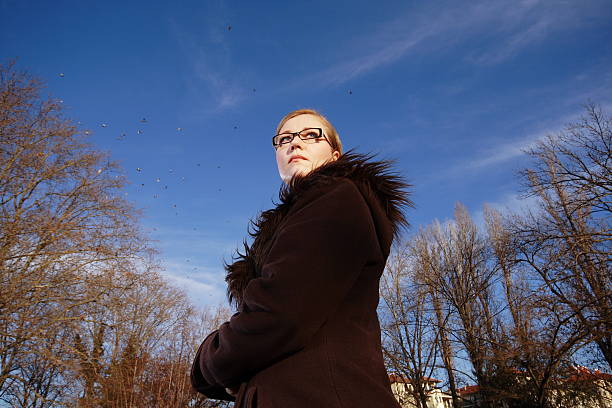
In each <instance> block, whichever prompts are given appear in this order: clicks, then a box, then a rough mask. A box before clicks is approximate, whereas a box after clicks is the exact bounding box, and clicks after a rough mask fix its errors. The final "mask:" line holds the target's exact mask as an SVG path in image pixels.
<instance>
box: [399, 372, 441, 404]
mask: <svg viewBox="0 0 612 408" xmlns="http://www.w3.org/2000/svg"><path fill="white" fill-rule="evenodd" d="M389 380H390V381H391V390H392V391H393V394H394V395H395V398H396V399H397V400H398V401H399V403H400V405H401V406H402V407H403V408H414V407H416V406H417V403H416V401H415V399H414V394H413V390H414V388H413V386H412V383H411V382H410V380H409V379H407V378H405V377H402V376H400V375H397V374H390V375H389ZM424 381H425V392H426V395H427V408H452V406H453V399H452V397H451V396H450V394H448V393H446V392H443V391H442V390H440V389H439V388H436V384H437V383H439V382H441V381H440V380H436V379H435V378H428V377H425V378H424Z"/></svg>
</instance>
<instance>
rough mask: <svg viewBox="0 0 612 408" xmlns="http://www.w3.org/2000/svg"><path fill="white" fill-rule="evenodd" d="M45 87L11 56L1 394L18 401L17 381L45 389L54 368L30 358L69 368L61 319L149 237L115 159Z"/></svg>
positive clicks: (0, 68) (1, 240) (1, 124)
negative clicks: (45, 96) (124, 193)
mask: <svg viewBox="0 0 612 408" xmlns="http://www.w3.org/2000/svg"><path fill="white" fill-rule="evenodd" d="M41 89H42V84H41V83H40V82H39V81H38V80H36V79H33V78H31V77H30V76H29V75H27V74H26V73H24V72H18V71H17V70H16V69H15V68H14V64H12V63H9V64H6V65H0V292H1V293H2V296H1V297H0V398H4V399H5V400H6V399H7V398H8V399H10V400H11V401H12V400H13V397H12V396H9V395H8V394H10V393H11V392H12V391H10V390H14V389H15V387H16V386H18V388H19V389H21V390H22V391H23V390H28V389H29V390H31V392H32V393H33V394H32V395H34V397H32V398H37V400H42V399H45V398H46V397H45V393H44V392H43V393H41V390H42V388H41V387H43V386H44V384H45V383H47V382H48V380H49V379H48V378H47V377H48V375H47V377H45V376H44V375H45V373H48V374H50V373H52V372H53V370H48V371H46V370H43V371H41V370H39V369H36V370H24V367H25V366H27V365H28V364H29V363H28V362H30V363H31V362H33V361H39V362H41V361H45V362H47V363H51V362H53V363H54V364H55V366H54V370H63V369H64V368H65V365H64V364H62V356H63V354H64V353H65V352H66V350H68V349H70V348H71V347H72V342H70V343H66V342H65V341H66V338H67V337H66V336H65V335H64V334H62V335H60V336H59V337H58V333H59V332H58V328H61V330H63V331H64V332H65V331H67V330H69V329H70V328H71V327H74V323H75V322H78V321H79V320H80V319H81V315H82V311H83V308H84V307H85V306H86V305H88V304H92V303H95V302H96V301H98V300H99V299H100V297H101V296H103V295H104V294H105V293H107V292H108V291H109V290H110V289H111V288H113V287H115V284H114V282H115V279H114V278H113V276H114V275H116V274H117V273H120V272H119V271H120V270H121V269H122V268H118V266H120V265H121V264H123V263H125V262H128V261H129V260H130V259H132V260H133V259H134V258H135V257H138V256H140V253H141V252H142V251H143V250H144V249H145V245H146V240H145V239H143V237H142V235H141V234H140V233H139V232H138V228H137V224H136V222H135V221H136V216H137V212H136V211H135V210H134V209H133V208H132V207H131V206H130V205H129V204H128V203H127V202H126V201H125V200H123V199H122V198H121V196H120V189H121V187H122V186H123V185H124V182H125V180H124V178H123V176H122V175H121V174H119V172H118V167H117V165H116V164H115V163H113V162H110V161H109V160H108V157H107V156H106V155H105V154H103V153H100V152H98V151H96V150H94V149H93V148H92V147H91V146H90V145H88V144H87V143H86V142H85V141H84V139H83V137H82V135H80V134H79V132H78V130H77V129H76V127H75V126H73V125H72V124H71V122H70V121H69V120H68V119H65V118H64V117H63V116H62V114H61V105H60V104H59V103H58V102H56V101H54V100H52V99H49V100H42V99H41V98H40V91H41ZM102 282H106V283H107V285H102V284H101V283H102ZM92 283H95V284H93V285H92ZM53 338H55V339H58V340H60V341H61V343H60V344H61V346H62V347H59V345H58V344H56V343H53V342H51V343H50V342H49V341H47V340H48V339H53ZM41 376H43V377H44V378H43V377H41ZM36 378H38V380H36V381H35V379H36ZM33 381H35V382H37V384H35V385H34V384H32V382H33ZM18 384H20V385H18ZM46 395H47V396H49V395H50V394H48V393H47V394H46ZM23 398H26V397H25V396H24V397H23ZM28 398H30V397H28Z"/></svg>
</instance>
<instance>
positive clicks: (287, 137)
mask: <svg viewBox="0 0 612 408" xmlns="http://www.w3.org/2000/svg"><path fill="white" fill-rule="evenodd" d="M290 141H291V136H282V137H281V138H280V140H279V143H289V142H290Z"/></svg>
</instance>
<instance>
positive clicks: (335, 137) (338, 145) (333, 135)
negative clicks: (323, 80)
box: [276, 109, 342, 154]
mask: <svg viewBox="0 0 612 408" xmlns="http://www.w3.org/2000/svg"><path fill="white" fill-rule="evenodd" d="M300 115H313V116H316V117H317V118H319V119H321V122H323V125H324V126H325V127H326V129H323V130H324V131H325V136H326V137H327V140H328V141H329V144H330V145H331V147H332V150H337V151H338V153H340V154H342V142H341V141H340V135H339V134H338V131H337V130H336V128H335V127H334V125H332V124H331V123H330V122H329V120H327V118H326V117H325V116H323V114H321V113H319V112H317V111H316V110H314V109H296V110H294V111H292V112H289V113H288V114H286V115H285V116H284V117H283V118H282V119H281V121H280V122H279V123H278V126H277V127H276V133H277V134H278V132H280V130H281V128H282V127H283V125H284V124H285V123H286V122H287V121H288V120H289V119H291V118H295V117H296V116H300Z"/></svg>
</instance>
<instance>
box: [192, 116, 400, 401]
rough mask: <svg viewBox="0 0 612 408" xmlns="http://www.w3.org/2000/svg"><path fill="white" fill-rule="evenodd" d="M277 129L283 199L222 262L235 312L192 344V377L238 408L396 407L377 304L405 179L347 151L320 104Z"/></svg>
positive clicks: (205, 390) (397, 226)
mask: <svg viewBox="0 0 612 408" xmlns="http://www.w3.org/2000/svg"><path fill="white" fill-rule="evenodd" d="M276 133H277V134H276V136H274V138H273V141H272V143H273V145H274V148H275V150H276V162H277V165H278V171H279V174H280V176H281V178H282V179H283V181H284V182H285V184H284V185H283V186H282V187H281V191H280V194H279V198H280V200H281V202H280V203H279V204H277V206H276V208H274V209H271V210H268V211H264V212H263V213H261V214H260V216H259V217H258V219H257V220H256V221H255V222H253V225H254V227H255V231H254V232H251V231H250V230H249V234H250V235H251V236H252V237H253V238H254V240H253V243H252V245H251V246H249V245H247V243H246V241H245V242H244V250H245V253H244V254H240V252H238V255H239V259H238V260H237V261H236V262H234V263H233V264H231V265H227V264H226V265H225V268H226V270H227V272H228V274H227V277H226V281H227V282H228V296H229V299H230V301H231V302H234V303H235V304H236V306H237V310H238V312H237V313H235V314H234V315H233V316H232V317H231V319H230V320H229V322H225V323H223V324H222V325H221V326H220V327H219V329H218V330H215V331H214V332H212V333H210V335H208V336H207V337H206V339H205V340H204V342H203V343H202V345H201V346H200V348H199V349H198V352H197V355H196V358H195V361H194V364H193V367H192V371H191V379H192V384H193V386H194V388H195V389H196V390H197V391H199V392H201V393H203V394H205V395H206V396H208V397H210V398H215V399H223V400H228V401H234V400H235V401H236V403H235V406H236V407H260V408H262V407H263V408H276V407H278V408H281V407H283V408H299V407H308V408H313V407H316V408H318V407H338V408H340V407H351V408H355V407H399V404H398V403H397V401H396V400H395V398H394V396H393V394H392V392H391V387H390V383H389V377H388V375H387V373H386V370H385V367H384V364H383V357H382V351H381V345H380V326H379V322H378V317H377V314H376V307H377V304H378V284H379V279H380V275H381V274H382V272H383V269H384V267H385V263H386V260H387V257H388V255H389V250H390V246H391V242H392V240H393V238H394V237H396V236H397V235H398V234H399V229H400V227H407V226H408V223H407V221H406V219H405V218H404V215H403V213H402V208H401V207H403V206H405V207H409V206H412V203H411V201H410V200H409V199H408V192H406V191H403V190H402V188H406V187H408V184H406V183H404V182H403V181H402V179H401V178H399V177H398V176H395V175H392V174H389V173H387V169H388V167H389V163H387V162H373V161H370V160H369V159H371V157H368V156H365V155H360V154H355V153H352V152H346V153H344V154H342V144H341V142H340V139H339V137H338V134H337V132H336V130H335V129H334V127H333V126H332V125H331V124H330V123H329V122H328V121H327V119H326V118H325V117H323V116H322V115H321V114H319V113H318V112H316V111H313V110H298V111H294V112H291V113H289V114H288V115H287V116H285V117H284V118H283V119H282V120H281V122H280V123H279V125H278V127H277V132H276Z"/></svg>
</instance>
